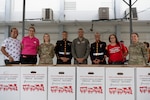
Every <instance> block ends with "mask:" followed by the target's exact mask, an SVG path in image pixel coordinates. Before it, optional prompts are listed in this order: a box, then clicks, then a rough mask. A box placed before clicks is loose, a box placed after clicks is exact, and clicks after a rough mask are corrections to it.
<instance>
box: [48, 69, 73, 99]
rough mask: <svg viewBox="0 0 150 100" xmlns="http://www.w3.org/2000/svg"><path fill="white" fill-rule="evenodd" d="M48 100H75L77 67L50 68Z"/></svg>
mask: <svg viewBox="0 0 150 100" xmlns="http://www.w3.org/2000/svg"><path fill="white" fill-rule="evenodd" d="M48 100H75V67H63V66H62V67H48Z"/></svg>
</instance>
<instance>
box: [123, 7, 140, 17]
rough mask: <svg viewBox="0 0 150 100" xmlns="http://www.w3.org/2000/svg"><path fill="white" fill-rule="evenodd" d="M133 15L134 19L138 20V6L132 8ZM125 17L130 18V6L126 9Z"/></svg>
mask: <svg viewBox="0 0 150 100" xmlns="http://www.w3.org/2000/svg"><path fill="white" fill-rule="evenodd" d="M131 16H132V19H133V20H138V15H137V9H136V7H134V8H132V9H131ZM125 18H126V19H130V14H129V8H128V9H126V10H125Z"/></svg>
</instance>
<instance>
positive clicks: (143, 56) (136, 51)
mask: <svg viewBox="0 0 150 100" xmlns="http://www.w3.org/2000/svg"><path fill="white" fill-rule="evenodd" d="M147 61H148V54H147V50H146V47H145V45H144V43H141V42H138V43H136V44H131V45H130V46H129V64H130V65H145V64H146V63H147Z"/></svg>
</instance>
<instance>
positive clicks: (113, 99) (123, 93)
mask: <svg viewBox="0 0 150 100" xmlns="http://www.w3.org/2000/svg"><path fill="white" fill-rule="evenodd" d="M134 74H135V72H134V68H127V67H117V68H116V67H115V68H106V100H135V83H134V82H135V79H134V78H135V76H134Z"/></svg>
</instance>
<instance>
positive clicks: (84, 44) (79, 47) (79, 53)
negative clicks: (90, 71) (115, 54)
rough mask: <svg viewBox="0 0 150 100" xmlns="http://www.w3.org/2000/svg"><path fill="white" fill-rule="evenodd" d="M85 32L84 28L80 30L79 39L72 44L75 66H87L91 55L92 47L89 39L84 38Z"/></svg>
mask: <svg viewBox="0 0 150 100" xmlns="http://www.w3.org/2000/svg"><path fill="white" fill-rule="evenodd" d="M83 35H84V31H83V29H82V28H79V30H78V38H76V39H74V40H73V42H72V47H71V51H72V55H73V57H74V64H87V58H88V56H89V53H90V46H89V41H88V39H86V38H84V36H83Z"/></svg>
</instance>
